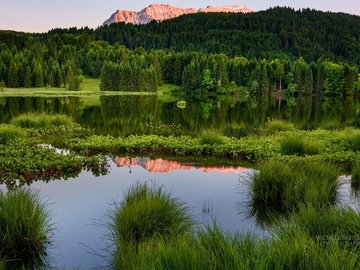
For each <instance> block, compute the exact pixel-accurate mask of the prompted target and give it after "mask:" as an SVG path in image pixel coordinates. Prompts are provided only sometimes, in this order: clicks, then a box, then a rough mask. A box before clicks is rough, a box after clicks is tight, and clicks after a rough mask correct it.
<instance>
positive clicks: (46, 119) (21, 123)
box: [11, 113, 73, 128]
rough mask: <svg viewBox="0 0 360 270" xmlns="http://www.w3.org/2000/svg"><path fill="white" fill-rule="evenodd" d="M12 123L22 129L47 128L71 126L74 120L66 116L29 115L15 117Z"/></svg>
mask: <svg viewBox="0 0 360 270" xmlns="http://www.w3.org/2000/svg"><path fill="white" fill-rule="evenodd" d="M11 123H12V124H13V125H14V126H17V127H21V128H46V127H50V126H66V125H70V124H72V123H73V120H72V119H71V118H70V117H68V116H66V115H47V114H37V113H27V114H22V115H19V116H17V117H15V118H14V119H12V121H11Z"/></svg>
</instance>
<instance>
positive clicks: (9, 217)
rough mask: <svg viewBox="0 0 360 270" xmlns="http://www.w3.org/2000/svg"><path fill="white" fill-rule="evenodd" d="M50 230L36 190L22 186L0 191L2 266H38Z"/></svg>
mask: <svg viewBox="0 0 360 270" xmlns="http://www.w3.org/2000/svg"><path fill="white" fill-rule="evenodd" d="M52 230H53V229H52V225H51V223H50V217H49V213H48V206H47V205H46V204H44V203H42V202H41V201H40V198H39V195H38V194H37V193H35V192H32V191H30V190H24V189H18V190H9V191H1V192H0V244H1V250H0V260H2V261H3V262H5V263H6V269H22V268H23V267H24V268H26V269H40V268H41V266H43V265H44V263H45V259H46V255H47V251H46V250H47V247H48V245H49V243H50V242H51V237H52Z"/></svg>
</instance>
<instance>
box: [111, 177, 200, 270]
mask: <svg viewBox="0 0 360 270" xmlns="http://www.w3.org/2000/svg"><path fill="white" fill-rule="evenodd" d="M112 216H113V223H112V224H111V225H110V231H111V234H112V240H113V242H114V246H115V254H114V256H115V258H114V264H115V268H116V269H120V268H121V269H122V268H123V267H124V263H126V262H127V261H128V260H129V258H128V256H129V254H131V253H132V251H133V250H134V248H135V250H138V249H139V246H140V245H141V244H142V243H146V242H149V241H153V240H155V239H159V240H165V241H170V240H171V239H176V238H177V237H180V236H181V235H183V234H185V233H188V232H190V230H191V227H192V224H193V223H192V220H191V217H190V215H189V213H188V209H187V208H186V207H185V206H184V205H183V204H182V203H180V202H179V201H178V200H177V199H174V198H172V197H171V196H170V194H168V193H166V192H165V191H164V189H163V187H155V186H154V187H149V186H148V185H147V184H137V185H135V186H133V187H131V188H130V189H129V190H128V191H127V193H126V194H125V197H124V200H123V201H122V203H121V204H120V205H119V206H116V208H115V209H114V210H113V214H112Z"/></svg>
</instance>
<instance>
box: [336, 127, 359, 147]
mask: <svg viewBox="0 0 360 270" xmlns="http://www.w3.org/2000/svg"><path fill="white" fill-rule="evenodd" d="M334 140H335V142H337V143H340V144H342V145H344V146H345V147H346V148H348V149H349V150H352V151H359V150H360V130H358V129H352V128H348V129H345V130H344V131H342V132H340V133H338V134H337V136H336V137H335V139H334Z"/></svg>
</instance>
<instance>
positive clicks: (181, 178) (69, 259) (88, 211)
mask: <svg viewBox="0 0 360 270" xmlns="http://www.w3.org/2000/svg"><path fill="white" fill-rule="evenodd" d="M251 173H252V170H250V169H247V168H245V167H241V166H238V167H230V166H218V167H207V166H202V165H200V164H189V163H180V162H177V161H169V160H164V159H149V158H132V159H128V158H122V157H118V158H113V159H112V160H111V171H110V173H109V174H108V175H106V176H100V177H94V176H93V175H92V174H91V173H90V172H83V173H81V174H80V175H79V176H78V177H77V178H74V179H68V180H60V181H52V182H49V183H44V182H36V183H33V184H32V185H31V188H32V189H35V190H38V191H39V192H40V194H41V197H42V199H43V200H44V201H46V200H48V201H49V203H51V204H50V209H51V210H52V211H51V213H52V222H53V223H54V227H55V236H54V245H53V246H52V247H51V249H50V258H51V260H52V261H53V263H54V264H55V265H57V266H58V267H60V268H64V269H74V268H78V267H80V269H91V267H94V266H98V267H100V268H101V266H104V265H106V263H107V262H108V260H109V259H110V257H109V252H110V249H109V248H107V246H108V244H109V242H107V241H106V237H107V227H106V226H107V224H109V222H111V221H110V218H109V216H108V214H109V211H111V209H113V206H114V202H120V201H121V200H122V198H123V194H124V192H125V191H126V190H127V189H128V188H129V187H130V186H131V185H133V184H135V183H137V182H149V183H156V184H157V185H163V186H165V187H166V189H167V190H168V191H169V192H170V193H171V194H172V195H173V196H174V197H176V198H178V199H180V200H181V201H182V202H184V203H186V205H187V206H188V207H189V208H190V210H191V213H192V214H193V216H194V219H195V220H196V221H197V222H198V224H199V225H203V224H213V222H214V221H216V222H217V223H218V224H219V225H220V226H221V227H222V228H223V229H224V230H225V231H228V232H230V233H233V232H236V231H241V232H251V233H254V234H256V235H259V236H265V235H266V232H265V231H263V230H262V229H261V228H259V227H258V226H257V225H256V223H255V221H254V219H253V218H251V217H249V216H248V209H247V202H248V200H249V194H248V190H247V183H246V179H248V177H249V176H250V175H251ZM94 253H96V254H94Z"/></svg>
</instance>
